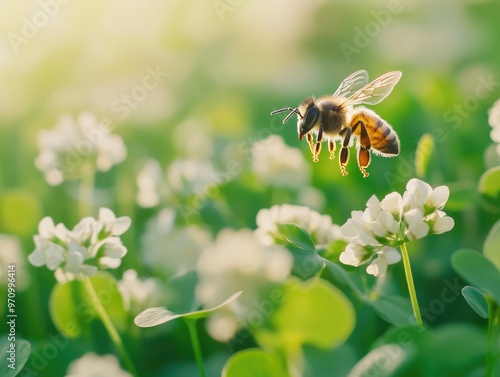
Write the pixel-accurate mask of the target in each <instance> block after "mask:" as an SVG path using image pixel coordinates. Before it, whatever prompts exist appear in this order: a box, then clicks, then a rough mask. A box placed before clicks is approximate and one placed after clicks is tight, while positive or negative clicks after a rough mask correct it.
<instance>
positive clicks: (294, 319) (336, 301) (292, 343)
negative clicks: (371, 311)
mask: <svg viewBox="0 0 500 377" xmlns="http://www.w3.org/2000/svg"><path fill="white" fill-rule="evenodd" d="M283 298H284V299H283V303H282V305H281V306H280V307H279V308H278V309H277V310H276V311H275V312H273V314H272V316H271V319H270V322H271V324H272V328H271V329H263V330H259V331H257V333H256V339H257V340H258V342H259V343H260V344H261V345H263V346H267V347H273V348H277V349H287V348H291V349H292V350H296V349H299V348H300V347H302V346H303V345H305V344H309V345H314V346H316V347H319V348H332V347H336V346H339V345H340V344H342V343H344V342H345V341H346V340H347V338H348V337H349V335H350V334H351V332H352V330H353V328H354V324H355V313H354V308H353V307H352V304H351V303H350V301H349V300H348V299H347V297H346V296H345V295H344V294H343V293H342V292H341V291H340V290H338V289H337V288H335V287H334V286H332V285H331V284H330V283H328V282H326V281H324V280H320V279H311V280H310V281H308V282H299V281H296V280H292V281H291V282H289V283H288V284H287V285H286V286H285V287H284V290H283Z"/></svg>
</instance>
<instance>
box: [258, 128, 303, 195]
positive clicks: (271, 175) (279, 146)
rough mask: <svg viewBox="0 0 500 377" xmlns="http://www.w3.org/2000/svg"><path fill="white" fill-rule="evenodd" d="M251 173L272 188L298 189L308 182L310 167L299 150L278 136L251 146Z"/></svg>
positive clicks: (272, 136)
mask: <svg viewBox="0 0 500 377" xmlns="http://www.w3.org/2000/svg"><path fill="white" fill-rule="evenodd" d="M252 171H253V173H254V174H255V175H256V176H257V177H258V178H260V179H261V180H262V181H263V182H264V183H266V184H268V185H270V186H274V187H284V188H290V189H299V188H301V187H303V186H306V185H307V184H308V183H309V181H310V167H309V164H308V163H307V161H306V159H305V158H304V156H303V155H302V153H301V152H300V150H299V149H297V148H292V147H289V146H288V145H286V144H285V142H284V141H283V138H282V137H281V136H279V135H271V136H269V137H268V138H266V139H264V140H260V141H258V142H256V143H254V144H253V146H252Z"/></svg>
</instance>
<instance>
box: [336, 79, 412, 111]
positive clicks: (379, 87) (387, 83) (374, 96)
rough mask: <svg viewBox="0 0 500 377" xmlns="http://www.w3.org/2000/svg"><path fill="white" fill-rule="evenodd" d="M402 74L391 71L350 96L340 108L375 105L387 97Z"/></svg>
mask: <svg viewBox="0 0 500 377" xmlns="http://www.w3.org/2000/svg"><path fill="white" fill-rule="evenodd" d="M402 75H403V74H402V73H401V72H400V71H392V72H389V73H386V74H385V75H383V76H380V77H379V78H377V79H375V80H373V81H372V82H371V83H369V84H368V85H366V86H365V87H364V88H361V89H359V90H358V91H357V92H356V93H354V94H353V95H352V96H350V97H349V98H348V99H347V100H346V101H345V102H344V103H342V105H341V106H342V107H346V106H351V105H359V104H362V103H365V104H367V105H376V104H377V103H380V102H382V100H383V99H384V98H385V97H387V96H388V95H389V94H390V93H391V92H392V89H393V88H394V86H395V85H396V84H397V83H398V81H399V79H400V78H401V76H402Z"/></svg>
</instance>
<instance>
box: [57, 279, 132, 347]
mask: <svg viewBox="0 0 500 377" xmlns="http://www.w3.org/2000/svg"><path fill="white" fill-rule="evenodd" d="M90 281H91V283H92V286H93V287H94V290H95V292H96V294H97V297H98V298H99V299H100V301H101V303H102V305H103V307H104V309H105V310H106V312H107V313H108V315H109V316H110V318H111V320H112V321H113V324H114V325H115V326H116V327H117V328H118V329H119V330H124V329H125V328H126V327H128V326H129V325H128V323H127V315H126V312H125V309H124V307H123V300H122V296H121V294H120V291H119V290H118V287H117V285H116V280H115V279H114V278H113V277H112V276H111V275H109V274H107V273H102V272H101V273H98V274H97V275H95V276H93V277H92V278H90ZM49 308H50V315H51V318H52V320H53V322H54V324H55V326H56V327H57V329H58V330H59V331H60V332H61V333H63V334H64V335H65V336H67V337H69V338H77V337H79V336H80V335H81V334H82V331H84V330H85V329H88V327H89V325H90V323H91V322H92V321H93V320H94V319H96V317H97V313H96V309H95V307H94V303H93V301H92V299H91V297H90V296H89V295H88V292H87V290H86V288H85V285H84V284H83V282H82V281H79V280H74V281H71V282H67V283H58V284H56V285H55V286H54V288H53V289H52V293H51V296H50V301H49Z"/></svg>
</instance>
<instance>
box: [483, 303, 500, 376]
mask: <svg viewBox="0 0 500 377" xmlns="http://www.w3.org/2000/svg"><path fill="white" fill-rule="evenodd" d="M488 312H489V313H488V335H487V336H488V350H487V353H486V356H487V369H486V377H498V376H500V370H499V369H498V366H497V363H498V360H500V305H497V304H496V302H495V301H494V300H488Z"/></svg>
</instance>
